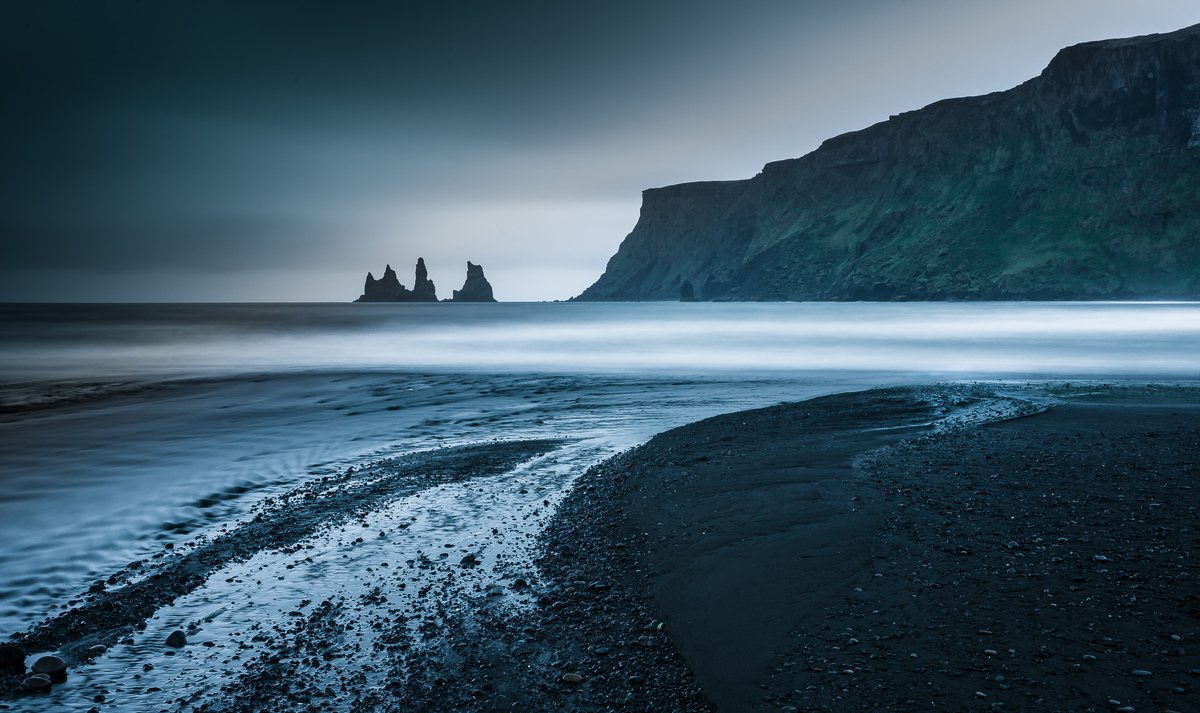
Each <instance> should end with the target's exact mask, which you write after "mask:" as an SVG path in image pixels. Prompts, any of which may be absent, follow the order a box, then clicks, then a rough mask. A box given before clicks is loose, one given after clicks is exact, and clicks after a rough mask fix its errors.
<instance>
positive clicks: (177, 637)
mask: <svg viewBox="0 0 1200 713" xmlns="http://www.w3.org/2000/svg"><path fill="white" fill-rule="evenodd" d="M167 646H172V647H174V648H176V649H182V648H183V647H184V646H187V635H186V634H184V633H183V632H182V631H180V630H179V629H176V630H175V631H172V632H171V635H170V636H168V637H167Z"/></svg>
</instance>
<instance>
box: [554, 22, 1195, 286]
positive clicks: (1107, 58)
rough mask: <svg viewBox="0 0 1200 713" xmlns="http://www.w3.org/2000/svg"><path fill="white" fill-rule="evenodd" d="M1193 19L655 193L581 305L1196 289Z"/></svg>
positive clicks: (1093, 46) (1066, 54) (1083, 49)
mask: <svg viewBox="0 0 1200 713" xmlns="http://www.w3.org/2000/svg"><path fill="white" fill-rule="evenodd" d="M1197 196H1200V25H1197V26H1194V27H1190V28H1187V29H1184V30H1180V31H1178V32H1174V33H1171V34H1164V35H1150V36H1146V37H1137V38H1132V39H1122V40H1108V41H1102V42H1089V43H1086V44H1081V45H1077V46H1074V47H1069V48H1067V49H1064V50H1062V51H1061V52H1059V53H1058V55H1057V56H1055V57H1054V59H1053V60H1052V61H1051V62H1050V64H1049V65H1048V66H1047V67H1046V69H1045V71H1043V72H1042V73H1041V75H1040V76H1038V77H1036V78H1034V79H1031V80H1029V81H1027V82H1025V83H1024V84H1022V85H1020V86H1018V87H1016V88H1014V89H1010V90H1008V91H1004V92H997V93H994V94H989V95H986V96H980V97H970V98H965V99H949V100H945V101H940V102H937V103H935V104H931V105H930V106H927V107H925V108H924V109H920V110H918V111H913V112H908V113H905V114H900V115H898V116H893V117H892V118H891V119H889V120H888V121H885V122H882V123H879V124H876V125H874V126H871V127H869V128H866V129H863V130H862V131H857V132H854V133H850V134H845V135H842V136H838V137H836V138H832V139H829V140H828V141H826V142H825V143H823V144H822V145H821V146H820V148H818V149H817V150H815V151H813V152H812V153H810V154H808V155H806V156H804V157H802V158H798V159H791V160H786V161H779V162H775V163H770V164H767V165H766V166H765V167H764V168H763V170H762V172H761V173H759V174H758V175H757V176H755V177H753V178H751V179H748V180H743V181H728V182H708V183H691V184H683V185H677V186H668V187H666V188H657V189H651V190H647V191H645V192H644V193H643V200H642V209H641V216H640V217H639V219H638V222H637V225H636V226H635V227H634V229H633V232H631V233H630V234H629V236H628V237H626V238H625V240H624V242H622V243H621V246H620V248H619V249H618V251H617V253H616V254H615V255H614V256H613V257H612V259H611V260H609V262H608V266H607V269H606V270H605V272H604V274H603V275H602V276H601V277H600V279H598V280H597V281H596V283H595V284H593V285H592V286H591V287H589V288H588V289H587V290H585V291H584V292H583V294H581V295H579V296H578V297H576V298H575V299H577V300H678V299H683V300H686V299H688V298H689V297H691V298H695V299H700V300H909V299H911V300H947V299H962V300H970V299H982V300H1012V299H1138V298H1166V299H1180V298H1183V299H1197V298H1200V199H1198V198H1197Z"/></svg>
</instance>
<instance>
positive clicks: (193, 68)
mask: <svg viewBox="0 0 1200 713" xmlns="http://www.w3.org/2000/svg"><path fill="white" fill-rule="evenodd" d="M409 5H416V3H402V2H377V3H376V2H359V3H356V2H348V1H347V0H340V1H339V2H332V1H330V2H324V3H318V2H279V3H268V2H253V1H252V0H238V1H236V2H217V1H215V0H204V1H203V2H201V1H198V0H197V1H195V2H169V3H167V2H159V1H157V0H146V1H145V2H134V1H132V0H106V1H104V2H96V1H95V0H86V1H82V2H55V1H54V0H37V2H8V3H4V4H3V6H2V7H0V55H2V59H0V72H2V73H3V77H2V78H3V85H2V87H3V98H2V99H0V109H2V111H0V240H2V241H3V243H2V247H3V253H2V254H3V258H2V259H0V301H176V300H184V301H230V300H233V301H258V300H265V301H346V300H350V299H353V298H355V297H357V296H358V294H359V293H360V292H361V291H362V281H363V277H364V276H365V274H366V272H367V271H368V270H371V271H373V272H374V273H375V275H376V276H377V277H378V276H379V275H380V274H381V273H382V271H383V266H384V264H385V263H389V262H390V263H391V264H392V266H393V267H395V268H396V270H397V272H399V274H400V280H401V282H403V283H404V284H406V285H408V286H411V285H412V266H413V264H414V263H415V262H416V259H417V257H418V256H422V257H424V258H425V261H426V263H428V265H429V269H430V276H431V277H432V278H433V279H434V281H435V282H436V284H437V286H438V293H439V295H440V296H444V297H448V296H449V295H450V291H451V290H452V289H456V288H459V287H461V286H462V281H463V279H464V277H465V274H466V261H467V260H470V261H472V262H476V263H480V264H482V265H483V266H484V269H485V271H486V273H487V276H488V278H489V280H490V281H491V283H492V285H493V287H494V289H495V293H496V295H497V297H498V298H499V299H501V300H504V301H509V300H553V299H566V298H568V297H571V296H573V295H576V294H578V293H579V292H581V291H582V290H583V289H584V288H585V287H587V286H588V285H589V284H591V283H592V282H593V281H594V280H595V279H596V278H597V277H599V275H600V274H601V272H603V270H604V265H605V263H606V262H607V260H608V258H609V257H610V256H611V255H612V253H613V252H615V251H616V249H617V246H618V245H619V244H620V242H621V240H622V238H624V236H625V235H626V234H627V233H628V232H629V231H630V229H632V228H633V225H634V223H635V222H636V221H637V215H638V206H639V205H640V202H641V195H640V193H641V191H642V189H644V188H650V187H655V186H662V185H667V184H672V183H683V182H688V181H700V180H723V179H737V178H748V177H750V176H752V175H754V174H755V173H757V172H758V170H759V169H760V168H761V167H762V165H763V164H764V163H766V162H768V161H774V160H779V159H784V158H793V157H796V156H800V155H803V154H805V153H807V152H809V151H811V150H813V149H814V148H816V147H817V146H818V145H819V144H820V143H821V141H822V140H824V139H826V138H829V137H830V136H834V135H836V134H840V133H844V132H846V131H853V130H856V129H860V128H863V127H865V126H868V125H870V124H873V123H876V122H878V121H882V120H885V119H887V117H888V116H889V115H891V114H896V113H899V112H901V111H907V110H910V109H916V108H919V107H921V106H924V105H926V104H929V103H931V102H933V101H937V100H939V99H943V98H947V97H952V96H965V95H972V94H982V93H987V92H991V91H996V90H1001V89H1007V88H1009V87H1012V86H1015V85H1016V84H1019V83H1021V82H1022V81H1024V80H1026V79H1029V78H1030V77H1033V76H1035V75H1037V74H1038V73H1039V72H1041V70H1042V68H1043V67H1045V65H1046V64H1047V63H1048V62H1049V61H1050V59H1051V57H1053V56H1054V54H1055V52H1056V51H1057V50H1058V49H1060V48H1062V47H1064V46H1067V45H1071V44H1076V43H1079V42H1084V41H1089V40H1096V39H1105V38H1110V37H1124V36H1132V35H1140V34H1147V33H1152V32H1169V31H1172V30H1176V29H1180V28H1182V27H1185V26H1188V25H1192V24H1196V23H1200V3H1197V2H1196V0H1139V1H1138V2H1130V1H1129V0H837V1H836V2H818V1H805V0H791V1H783V0H779V1H774V0H762V1H754V0H742V1H739V2H732V1H728V2H708V1H697V2H676V1H674V0H638V1H637V2H624V1H622V0H605V1H604V2H562V1H559V2H519V1H511V2H496V1H495V0H491V1H488V2H455V1H454V0H442V1H440V2H430V3H426V6H425V7H424V8H423V9H412V8H411V7H409Z"/></svg>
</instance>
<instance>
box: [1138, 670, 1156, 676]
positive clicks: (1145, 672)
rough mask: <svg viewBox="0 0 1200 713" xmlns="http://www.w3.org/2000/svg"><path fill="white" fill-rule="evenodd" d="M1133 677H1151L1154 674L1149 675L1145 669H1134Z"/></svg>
mask: <svg viewBox="0 0 1200 713" xmlns="http://www.w3.org/2000/svg"><path fill="white" fill-rule="evenodd" d="M1133 675H1134V676H1153V675H1154V674H1152V673H1150V672H1149V671H1147V670H1145V669H1141V668H1135V669H1134V670H1133Z"/></svg>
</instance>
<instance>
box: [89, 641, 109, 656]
mask: <svg viewBox="0 0 1200 713" xmlns="http://www.w3.org/2000/svg"><path fill="white" fill-rule="evenodd" d="M106 651H108V647H107V646H105V645H104V644H96V645H95V646H93V647H92V648H90V649H88V650H87V653H88V656H99V655H100V654H102V653H104V652H106Z"/></svg>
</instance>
